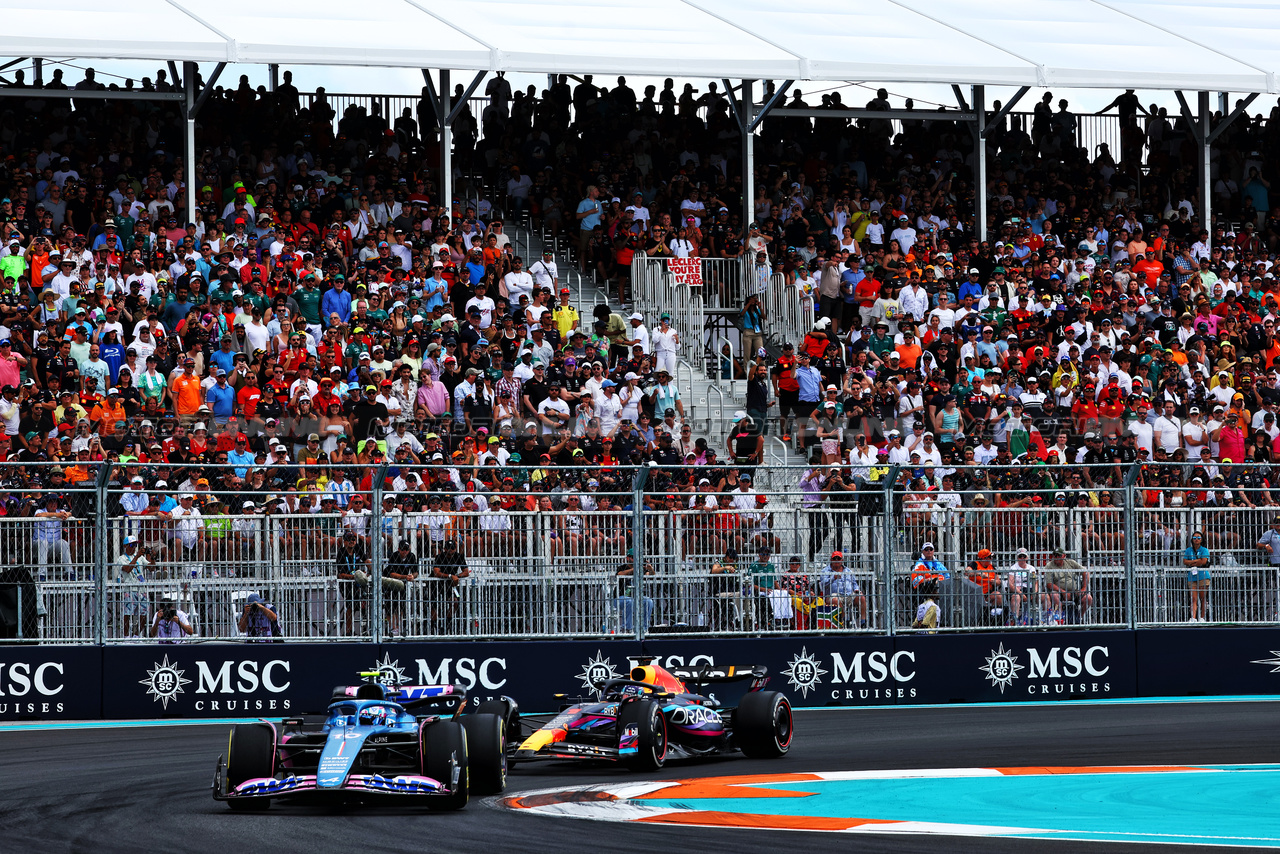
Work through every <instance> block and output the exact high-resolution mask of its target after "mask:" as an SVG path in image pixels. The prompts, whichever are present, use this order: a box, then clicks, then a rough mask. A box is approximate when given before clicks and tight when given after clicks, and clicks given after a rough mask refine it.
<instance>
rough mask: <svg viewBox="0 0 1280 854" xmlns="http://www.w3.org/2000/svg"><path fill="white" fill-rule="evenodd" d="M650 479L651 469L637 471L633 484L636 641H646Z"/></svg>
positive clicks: (632, 535) (632, 602)
mask: <svg viewBox="0 0 1280 854" xmlns="http://www.w3.org/2000/svg"><path fill="white" fill-rule="evenodd" d="M648 479H649V467H648V466H641V467H640V468H638V469H637V470H636V476H635V479H634V480H633V481H632V482H631V580H632V582H633V583H632V585H631V619H632V622H634V623H635V625H634V626H632V628H634V629H635V633H636V640H637V641H643V640H644V631H645V629H646V628H647V626H645V614H644V567H645V564H646V563H648V558H647V555H645V553H644V485H645V482H646V481H647V480H648Z"/></svg>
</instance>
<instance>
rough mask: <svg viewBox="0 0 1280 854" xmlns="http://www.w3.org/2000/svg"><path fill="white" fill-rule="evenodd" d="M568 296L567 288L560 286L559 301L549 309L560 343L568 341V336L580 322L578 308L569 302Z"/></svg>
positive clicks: (575, 329)
mask: <svg viewBox="0 0 1280 854" xmlns="http://www.w3.org/2000/svg"><path fill="white" fill-rule="evenodd" d="M569 296H570V292H569V289H568V288H560V291H559V294H558V297H559V300H560V301H559V303H558V304H557V305H556V307H555V308H554V309H552V311H551V318H552V319H553V320H554V321H555V324H556V329H557V330H558V331H559V333H560V341H561V343H562V344H563V343H564V342H566V341H568V340H569V338H570V336H572V335H573V333H574V332H576V331H577V329H578V324H579V323H580V322H581V317H579V315H578V310H577V309H576V308H574V307H573V306H572V305H570V304H569Z"/></svg>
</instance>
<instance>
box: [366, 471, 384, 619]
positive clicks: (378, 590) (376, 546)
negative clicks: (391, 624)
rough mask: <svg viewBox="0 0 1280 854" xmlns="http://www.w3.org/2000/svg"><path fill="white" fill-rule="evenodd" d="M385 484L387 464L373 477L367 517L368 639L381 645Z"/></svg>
mask: <svg viewBox="0 0 1280 854" xmlns="http://www.w3.org/2000/svg"><path fill="white" fill-rule="evenodd" d="M386 482H387V464H386V463H383V464H382V465H381V466H379V467H378V470H377V471H376V472H374V475H373V514H372V515H371V516H370V517H369V562H370V563H372V564H373V572H371V573H369V583H370V584H372V585H373V596H372V597H371V598H372V601H371V602H370V604H369V608H370V609H371V610H372V611H373V613H372V614H370V615H369V633H370V639H371V640H372V641H373V642H374V643H382V641H383V630H384V629H385V626H383V625H382V603H383V593H382V568H383V567H382V564H383V555H382V552H383V548H382V519H383V515H382V489H383V485H384V484H385V483H386Z"/></svg>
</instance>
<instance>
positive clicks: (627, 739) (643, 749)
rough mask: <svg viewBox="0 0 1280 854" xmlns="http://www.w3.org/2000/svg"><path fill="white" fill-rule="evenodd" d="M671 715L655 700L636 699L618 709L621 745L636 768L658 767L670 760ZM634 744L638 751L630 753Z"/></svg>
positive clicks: (627, 758) (632, 765)
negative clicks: (668, 723) (668, 732)
mask: <svg viewBox="0 0 1280 854" xmlns="http://www.w3.org/2000/svg"><path fill="white" fill-rule="evenodd" d="M667 747H668V741H667V719H666V718H665V717H663V716H662V707H661V706H660V705H658V704H657V703H655V702H654V701H653V700H646V699H636V700H632V701H630V702H627V703H623V704H622V708H620V709H618V748H619V755H620V757H621V759H622V761H623V762H625V763H626V764H627V765H628V766H630V767H631V768H632V769H634V770H636V771H657V770H658V769H659V768H661V767H662V766H663V764H664V763H665V762H666V761H667ZM631 748H634V749H635V752H634V753H626V752H622V751H627V750H629V749H631Z"/></svg>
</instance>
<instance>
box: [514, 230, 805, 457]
mask: <svg viewBox="0 0 1280 854" xmlns="http://www.w3.org/2000/svg"><path fill="white" fill-rule="evenodd" d="M506 232H507V234H508V235H509V236H510V237H511V240H512V242H513V243H514V244H515V246H516V251H517V253H519V254H520V255H522V256H523V257H524V258H525V263H526V265H527V264H529V263H532V261H531V259H536V258H540V257H542V251H543V249H544V247H546V246H548V245H549V246H551V247H552V251H553V253H554V257H555V262H556V266H557V268H558V269H559V271H560V283H561V285H562V286H564V287H568V288H569V289H570V290H572V291H573V305H574V306H575V307H577V309H578V312H579V314H581V315H582V318H583V319H582V324H583V325H584V326H586V325H588V324H589V323H590V317H591V310H592V309H593V308H594V307H595V306H596V305H599V304H600V303H602V302H606V303H608V304H609V306H610V308H611V309H612V310H613V311H615V312H618V313H620V314H622V315H623V316H624V317H626V316H627V315H629V314H630V313H631V312H632V311H633V306H632V304H631V303H627V304H626V305H623V306H619V305H618V303H617V302H616V299H617V293H616V291H615V292H613V293H611V294H607V293H606V292H605V287H604V285H603V284H602V283H600V282H598V281H597V280H596V278H595V277H594V276H583V275H581V274H580V273H579V272H578V268H577V265H576V263H575V261H574V259H573V256H572V253H571V251H570V246H569V241H568V240H567V239H566V238H565V237H564V236H563V235H562V236H561V237H560V238H559V240H551V239H550V236H549V235H544V234H542V233H540V232H539V231H538V230H537V229H534V228H531V227H530V226H529V225H528V224H527V223H525V222H518V221H515V220H514V218H513V219H512V220H508V221H507V224H506ZM657 321H658V318H657V317H649V316H646V317H645V324H646V325H647V326H648V327H649V328H650V329H652V328H653V327H654V326H656V325H657ZM689 346H691V345H690V344H689V343H688V342H686V346H685V348H684V349H683V350H682V352H681V354H680V364H679V366H678V370H677V377H676V382H677V384H678V386H679V388H680V394H681V396H682V397H683V400H684V408H685V416H686V418H687V419H688V420H689V421H691V422H692V425H693V431H694V436H705V437H706V439H707V443H708V444H709V445H710V446H711V447H713V448H715V449H716V451H717V453H719V454H720V455H721V457H723V456H724V451H725V448H724V437H725V435H726V433H727V432H728V429H729V426H730V425H731V424H732V423H733V413H734V412H735V411H737V410H740V409H745V408H746V399H747V384H746V381H745V380H742V379H738V380H729V379H713V378H712V377H709V376H707V373H706V372H704V371H703V370H700V369H698V368H695V367H693V364H692V362H693V361H695V360H691V359H689V358H688V353H687V350H688V348H689ZM766 451H767V453H768V454H769V455H770V457H771V458H772V459H773V460H774V461H775V462H781V461H783V460H788V459H790V460H794V459H795V456H794V454H793V453H788V451H787V449H786V447H785V446H784V445H783V443H782V442H781V441H780V440H776V439H770V440H769V441H768V442H767V443H766Z"/></svg>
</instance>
